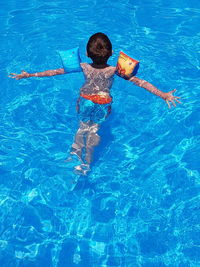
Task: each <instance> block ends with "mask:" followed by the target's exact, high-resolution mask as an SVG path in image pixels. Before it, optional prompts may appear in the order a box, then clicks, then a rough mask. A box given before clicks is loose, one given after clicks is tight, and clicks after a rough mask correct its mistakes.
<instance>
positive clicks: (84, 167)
mask: <svg viewBox="0 0 200 267" xmlns="http://www.w3.org/2000/svg"><path fill="white" fill-rule="evenodd" d="M74 171H75V173H77V174H81V175H87V173H88V172H89V171H90V165H89V164H81V165H77V166H76V167H74Z"/></svg>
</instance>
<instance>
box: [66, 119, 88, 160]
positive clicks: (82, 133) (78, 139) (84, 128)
mask: <svg viewBox="0 0 200 267" xmlns="http://www.w3.org/2000/svg"><path fill="white" fill-rule="evenodd" d="M87 132H88V123H87V122H82V121H81V122H80V126H79V129H78V131H77V132H76V135H75V138H74V143H73V144H72V147H71V152H70V154H75V155H77V156H78V157H79V158H80V159H81V161H83V158H82V150H83V148H84V147H85V146H86V144H85V139H86V134H87Z"/></svg>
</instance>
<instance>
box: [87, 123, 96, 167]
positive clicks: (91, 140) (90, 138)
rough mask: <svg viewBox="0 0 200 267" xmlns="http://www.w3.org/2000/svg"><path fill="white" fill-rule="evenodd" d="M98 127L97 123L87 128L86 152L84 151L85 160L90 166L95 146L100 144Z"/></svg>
mask: <svg viewBox="0 0 200 267" xmlns="http://www.w3.org/2000/svg"><path fill="white" fill-rule="evenodd" d="M99 128H100V125H99V124H97V123H93V122H91V123H90V125H89V128H88V132H87V136H86V151H85V160H86V162H87V163H88V164H89V165H90V163H91V162H92V156H93V152H94V147H95V146H97V145H98V144H99V142H100V136H99V135H98V134H97V131H98V130H99Z"/></svg>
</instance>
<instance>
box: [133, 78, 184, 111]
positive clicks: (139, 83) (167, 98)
mask: <svg viewBox="0 0 200 267" xmlns="http://www.w3.org/2000/svg"><path fill="white" fill-rule="evenodd" d="M129 81H131V82H133V83H134V84H135V85H137V86H139V87H142V88H144V89H146V90H148V91H149V92H151V93H152V94H154V95H157V96H159V97H161V98H162V99H164V100H165V101H166V103H167V105H168V107H169V108H170V107H171V106H170V102H172V104H173V106H176V104H175V101H176V102H178V103H181V102H180V101H178V98H180V97H178V96H173V95H172V94H173V93H174V92H175V91H176V89H174V90H172V91H169V92H167V93H164V92H162V91H161V90H159V89H158V88H157V87H155V86H154V85H153V84H151V83H149V82H147V81H145V80H142V79H140V78H138V77H135V76H133V77H131V78H130V79H129Z"/></svg>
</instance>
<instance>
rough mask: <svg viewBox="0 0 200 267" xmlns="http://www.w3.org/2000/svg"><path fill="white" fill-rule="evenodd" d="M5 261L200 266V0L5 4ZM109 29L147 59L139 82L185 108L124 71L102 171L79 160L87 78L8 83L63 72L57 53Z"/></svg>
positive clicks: (119, 43) (98, 154) (1, 213)
mask: <svg viewBox="0 0 200 267" xmlns="http://www.w3.org/2000/svg"><path fill="white" fill-rule="evenodd" d="M0 10H1V16H0V22H1V28H0V33H1V42H0V54H1V57H0V62H1V64H0V66H1V90H0V99H1V111H0V121H1V124H0V127H1V132H0V138H1V141H0V177H1V183H0V205H1V209H0V222H1V223H0V263H1V264H0V266H2V267H4V266H6V267H7V266H8V267H15V266H17V267H25V266H26V267H36V266H37V267H40V266H48V267H49V266H53V267H54V266H55V267H61V266H62V267H63V266H64V267H65V266H66V267H80V266H82V267H110V266H115V267H165V266H170V267H172V266H176V267H189V266H190V267H199V266H200V224H199V222H200V194H199V192H200V176H199V165H200V164H199V153H200V148H199V147H200V146H199V144H200V137H199V133H200V124H199V118H200V115H199V114H200V105H199V101H198V99H199V96H200V93H199V89H200V86H199V84H200V83H199V81H200V79H199V73H200V71H199V69H200V65H199V47H200V39H199V37H200V35H199V25H200V21H199V20H200V19H199V18H200V16H199V14H200V4H199V1H195V0H191V1H187V0H183V1H180V0H176V1H168V2H166V1H163V0H156V1H148V0H140V1H137V2H135V1H99V0H96V1H95V0H94V1H88V0H86V1H76V2H73V1H62V0H58V1H56V2H55V1H39V0H35V1H31V2H30V1H29V2H27V1H23V0H19V1H13V0H8V1H7V2H5V1H4V2H3V3H2V2H1V4H0ZM98 31H102V32H105V33H106V34H108V36H109V37H110V39H111V41H112V43H113V49H114V54H113V56H112V58H111V59H110V61H109V63H110V64H113V65H115V64H116V61H117V57H118V53H119V51H120V50H123V51H124V52H126V53H128V54H129V55H131V56H132V57H134V58H136V59H138V60H140V62H141V63H140V70H139V72H138V77H140V78H143V79H146V80H148V81H149V82H152V83H153V84H155V85H156V86H158V88H160V89H161V90H163V91H169V90H172V89H174V88H176V89H177V93H176V94H177V95H178V96H180V97H182V102H183V104H182V105H178V106H177V108H172V109H170V110H169V109H168V108H167V105H166V104H165V103H164V101H163V100H161V99H159V98H157V97H156V96H154V95H151V94H150V93H148V92H146V91H145V90H144V89H142V88H138V87H136V86H134V85H132V84H131V83H128V82H127V81H125V80H122V79H120V78H119V77H116V78H115V83H114V86H113V89H112V95H113V97H114V103H113V111H112V114H111V116H110V117H109V118H108V120H107V121H106V122H105V123H104V124H103V125H102V128H101V130H100V133H101V136H102V142H101V144H100V146H99V147H98V148H97V149H96V151H95V159H94V163H93V165H92V171H91V172H90V173H89V175H88V176H87V177H82V176H77V175H76V174H74V173H73V171H72V166H71V165H70V163H66V162H64V160H65V159H66V158H67V156H68V151H69V148H70V145H71V143H72V141H73V135H74V134H75V132H76V130H77V127H78V120H77V116H76V111H75V105H76V99H77V97H78V93H79V88H80V86H81V84H82V82H83V76H82V74H77V73H76V74H70V75H62V76H56V77H51V78H38V79H36V78H31V79H27V80H20V81H16V80H13V79H9V78H8V77H7V75H8V74H9V73H10V72H17V73H19V72H20V71H21V70H23V69H24V70H26V71H28V72H36V71H43V70H46V69H54V68H60V67H61V62H60V59H59V56H58V54H57V52H56V50H64V49H68V48H72V47H75V46H77V45H79V46H80V51H81V57H82V59H83V61H88V59H87V58H86V56H85V45H86V43H87V40H88V38H89V37H90V35H91V34H93V33H95V32H98Z"/></svg>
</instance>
